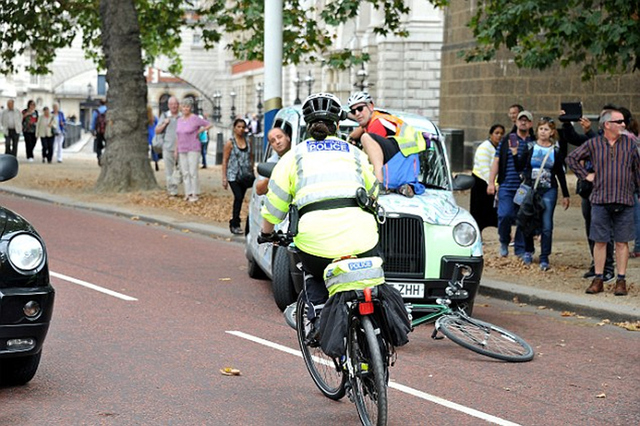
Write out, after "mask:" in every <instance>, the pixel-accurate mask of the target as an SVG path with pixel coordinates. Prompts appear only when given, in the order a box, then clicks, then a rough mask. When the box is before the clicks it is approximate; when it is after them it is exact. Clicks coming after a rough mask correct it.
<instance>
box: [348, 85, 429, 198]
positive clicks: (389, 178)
mask: <svg viewBox="0 0 640 426" xmlns="http://www.w3.org/2000/svg"><path fill="white" fill-rule="evenodd" d="M348 105H349V109H350V110H351V116H350V118H353V119H354V120H355V121H357V122H358V124H359V125H360V127H358V128H357V129H355V130H354V131H353V132H352V133H351V135H350V138H351V139H356V140H358V139H359V140H360V143H361V144H362V148H363V149H364V151H365V152H366V153H367V155H368V156H369V160H370V161H371V163H372V164H373V170H374V173H375V175H376V178H377V179H378V180H379V181H380V182H381V183H382V185H383V187H384V188H385V189H387V190H396V191H397V192H399V193H401V194H403V195H405V196H407V197H413V195H414V193H415V194H422V193H423V192H424V190H425V188H424V185H422V183H420V181H419V179H418V175H419V173H420V158H419V156H418V154H419V153H420V152H422V151H424V150H425V149H426V148H427V143H426V141H425V139H424V136H423V135H422V133H421V132H419V131H418V130H416V129H415V128H413V127H412V126H410V125H409V124H407V123H405V122H404V121H403V120H402V119H400V118H399V117H396V116H394V115H391V114H386V113H382V112H380V111H376V110H374V108H373V100H372V99H371V96H370V95H369V94H368V93H367V92H356V93H354V94H353V95H351V96H350V97H349V100H348Z"/></svg>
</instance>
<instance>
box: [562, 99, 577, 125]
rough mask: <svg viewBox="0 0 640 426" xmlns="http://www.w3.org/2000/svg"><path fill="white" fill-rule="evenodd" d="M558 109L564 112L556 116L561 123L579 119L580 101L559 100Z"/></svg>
mask: <svg viewBox="0 0 640 426" xmlns="http://www.w3.org/2000/svg"><path fill="white" fill-rule="evenodd" d="M560 109H561V110H563V111H564V114H563V115H561V116H560V117H558V120H560V121H562V122H563V123H566V122H571V121H580V119H581V118H582V102H561V103H560Z"/></svg>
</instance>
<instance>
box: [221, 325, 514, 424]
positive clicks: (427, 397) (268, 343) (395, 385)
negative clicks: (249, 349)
mask: <svg viewBox="0 0 640 426" xmlns="http://www.w3.org/2000/svg"><path fill="white" fill-rule="evenodd" d="M227 333H229V334H232V335H234V336H237V337H241V338H243V339H247V340H250V341H252V342H255V343H259V344H261V345H264V346H268V347H270V348H273V349H277V350H279V351H282V352H286V353H288V354H291V355H295V356H298V357H302V353H301V352H300V351H299V350H295V349H291V348H289V347H287V346H283V345H280V344H278V343H274V342H271V341H269V340H265V339H261V338H260V337H256V336H252V335H250V334H247V333H243V332H242V331H227ZM389 387H390V388H393V389H396V390H398V391H400V392H404V393H406V394H409V395H413V396H415V397H417V398H420V399H424V400H427V401H430V402H433V403H434V404H438V405H442V406H443V407H447V408H450V409H452V410H456V411H460V412H462V413H464V414H467V415H469V416H473V417H477V418H479V419H482V420H485V421H487V422H489V423H495V424H497V425H501V426H519V424H518V423H513V422H510V421H509V420H505V419H501V418H500V417H496V416H492V415H491V414H487V413H483V412H482V411H478V410H474V409H473V408H469V407H465V406H464V405H460V404H456V403H455V402H451V401H449V400H446V399H444V398H440V397H439V396H435V395H431V394H428V393H426V392H422V391H419V390H417V389H413V388H411V387H409V386H405V385H401V384H400V383H397V382H389Z"/></svg>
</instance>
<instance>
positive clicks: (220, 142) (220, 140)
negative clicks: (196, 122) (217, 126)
mask: <svg viewBox="0 0 640 426" xmlns="http://www.w3.org/2000/svg"><path fill="white" fill-rule="evenodd" d="M223 150H224V137H223V135H222V132H219V133H218V134H217V136H216V165H220V164H222V151H223Z"/></svg>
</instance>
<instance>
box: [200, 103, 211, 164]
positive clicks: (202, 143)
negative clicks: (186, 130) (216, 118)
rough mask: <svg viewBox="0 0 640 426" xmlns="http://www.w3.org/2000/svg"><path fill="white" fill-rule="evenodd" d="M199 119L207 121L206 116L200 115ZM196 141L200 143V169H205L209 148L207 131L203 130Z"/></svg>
mask: <svg viewBox="0 0 640 426" xmlns="http://www.w3.org/2000/svg"><path fill="white" fill-rule="evenodd" d="M200 118H203V119H205V120H206V119H207V116H206V115H204V116H203V115H201V116H200ZM198 140H199V141H200V146H201V148H200V149H201V151H200V154H201V156H202V168H203V169H206V168H207V149H208V148H209V131H208V130H203V131H201V132H200V133H198Z"/></svg>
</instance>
